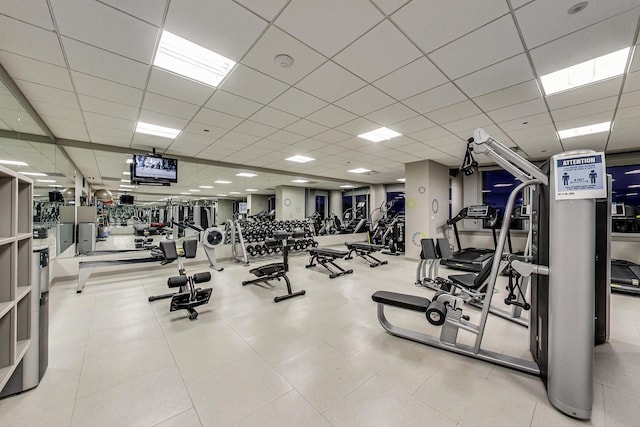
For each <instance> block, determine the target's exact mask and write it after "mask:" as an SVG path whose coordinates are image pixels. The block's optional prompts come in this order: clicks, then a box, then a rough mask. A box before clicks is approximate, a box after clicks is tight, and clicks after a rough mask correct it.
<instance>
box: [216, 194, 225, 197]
mask: <svg viewBox="0 0 640 427" xmlns="http://www.w3.org/2000/svg"><path fill="white" fill-rule="evenodd" d="M216 196H218V197H227V195H226V194H216Z"/></svg>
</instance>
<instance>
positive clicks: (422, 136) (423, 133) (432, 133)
mask: <svg viewBox="0 0 640 427" xmlns="http://www.w3.org/2000/svg"><path fill="white" fill-rule="evenodd" d="M409 136H410V137H411V138H412V139H415V140H416V141H420V142H424V143H429V141H433V140H435V139H438V138H442V137H445V136H451V133H450V132H449V131H448V130H446V129H444V128H441V127H439V126H436V127H432V128H428V129H423V130H420V131H417V132H412V133H410V134H409Z"/></svg>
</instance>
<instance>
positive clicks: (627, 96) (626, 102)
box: [618, 90, 640, 108]
mask: <svg viewBox="0 0 640 427" xmlns="http://www.w3.org/2000/svg"><path fill="white" fill-rule="evenodd" d="M635 105H640V90H636V91H634V92H627V93H623V94H622V96H621V97H620V104H619V106H618V108H624V107H632V106H635Z"/></svg>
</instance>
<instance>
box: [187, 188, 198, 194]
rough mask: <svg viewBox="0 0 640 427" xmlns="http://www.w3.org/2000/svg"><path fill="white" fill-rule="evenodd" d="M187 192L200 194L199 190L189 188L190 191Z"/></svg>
mask: <svg viewBox="0 0 640 427" xmlns="http://www.w3.org/2000/svg"><path fill="white" fill-rule="evenodd" d="M189 191H194V192H196V193H199V192H200V190H196V189H195V188H190V189H189Z"/></svg>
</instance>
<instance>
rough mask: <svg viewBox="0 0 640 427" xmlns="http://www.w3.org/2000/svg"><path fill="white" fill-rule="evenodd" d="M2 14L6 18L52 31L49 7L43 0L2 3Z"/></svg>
mask: <svg viewBox="0 0 640 427" xmlns="http://www.w3.org/2000/svg"><path fill="white" fill-rule="evenodd" d="M2 13H3V14H4V15H7V16H11V17H13V18H16V19H19V20H21V21H25V22H28V23H29V24H33V25H37V26H38V27H42V28H45V29H47V30H53V21H51V14H50V13H49V7H48V6H47V2H46V1H44V0H20V1H12V2H10V1H7V2H3V3H2Z"/></svg>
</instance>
